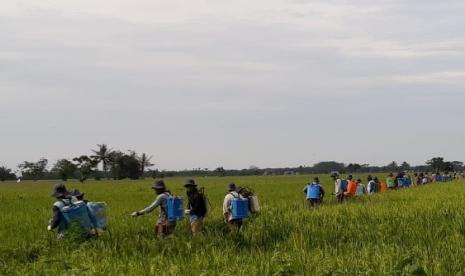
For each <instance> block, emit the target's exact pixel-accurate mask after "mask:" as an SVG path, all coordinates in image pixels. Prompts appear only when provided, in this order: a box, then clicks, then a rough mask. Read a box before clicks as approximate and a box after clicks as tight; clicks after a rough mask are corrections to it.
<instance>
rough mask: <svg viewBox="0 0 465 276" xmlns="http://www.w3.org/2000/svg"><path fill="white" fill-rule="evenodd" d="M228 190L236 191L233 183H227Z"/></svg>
mask: <svg viewBox="0 0 465 276" xmlns="http://www.w3.org/2000/svg"><path fill="white" fill-rule="evenodd" d="M228 191H230V192H233V191H237V187H236V184H235V183H229V185H228Z"/></svg>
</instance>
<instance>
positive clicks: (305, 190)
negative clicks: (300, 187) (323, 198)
mask: <svg viewBox="0 0 465 276" xmlns="http://www.w3.org/2000/svg"><path fill="white" fill-rule="evenodd" d="M307 187H308V186H305V188H304V194H307Z"/></svg>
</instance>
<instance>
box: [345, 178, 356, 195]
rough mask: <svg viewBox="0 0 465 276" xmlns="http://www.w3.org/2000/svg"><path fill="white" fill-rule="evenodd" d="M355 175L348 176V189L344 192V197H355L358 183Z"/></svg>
mask: <svg viewBox="0 0 465 276" xmlns="http://www.w3.org/2000/svg"><path fill="white" fill-rule="evenodd" d="M353 179H354V177H353V176H352V175H349V176H348V177H347V191H345V192H344V197H347V198H348V197H353V196H355V193H356V191H357V183H355V182H354V180H353Z"/></svg>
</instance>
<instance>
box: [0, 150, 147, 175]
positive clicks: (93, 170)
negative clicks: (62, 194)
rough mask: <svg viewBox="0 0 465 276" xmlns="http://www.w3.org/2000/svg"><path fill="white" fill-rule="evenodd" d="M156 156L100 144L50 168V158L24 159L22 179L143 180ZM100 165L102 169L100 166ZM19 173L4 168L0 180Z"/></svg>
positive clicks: (1, 169)
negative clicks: (124, 150) (88, 151)
mask: <svg viewBox="0 0 465 276" xmlns="http://www.w3.org/2000/svg"><path fill="white" fill-rule="evenodd" d="M151 159H152V156H149V155H147V154H145V153H142V154H138V153H137V152H135V151H133V150H129V151H127V152H122V151H120V150H113V149H111V148H109V147H108V146H107V145H106V144H101V145H97V149H95V150H92V154H91V155H80V156H77V157H74V158H71V159H59V160H58V161H56V163H55V164H54V165H53V166H52V168H51V169H48V164H49V163H48V160H47V159H46V158H41V159H40V160H38V161H35V162H30V161H24V162H23V163H21V164H19V165H18V169H19V171H20V173H21V178H22V179H25V180H34V181H37V180H42V179H61V180H63V181H66V180H68V179H77V180H79V181H81V182H84V181H86V180H88V179H91V178H93V179H96V180H101V179H104V178H106V179H114V180H121V179H126V178H129V179H139V178H141V177H143V176H144V174H146V173H147V170H148V169H149V168H150V167H152V166H154V164H152V163H151ZM99 166H100V169H99ZM16 178H17V176H16V174H14V173H13V172H12V170H11V169H9V168H6V167H0V180H1V181H5V180H15V179H16Z"/></svg>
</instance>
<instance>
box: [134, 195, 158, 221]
mask: <svg viewBox="0 0 465 276" xmlns="http://www.w3.org/2000/svg"><path fill="white" fill-rule="evenodd" d="M163 199H164V197H162V196H159V197H157V198H156V199H155V201H154V202H152V204H150V206H148V207H147V208H145V209H143V210H140V211H137V212H135V215H136V216H142V215H145V214H148V213H150V212H152V211H153V210H155V208H157V207H158V206H160V205H161V203H162V201H163Z"/></svg>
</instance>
